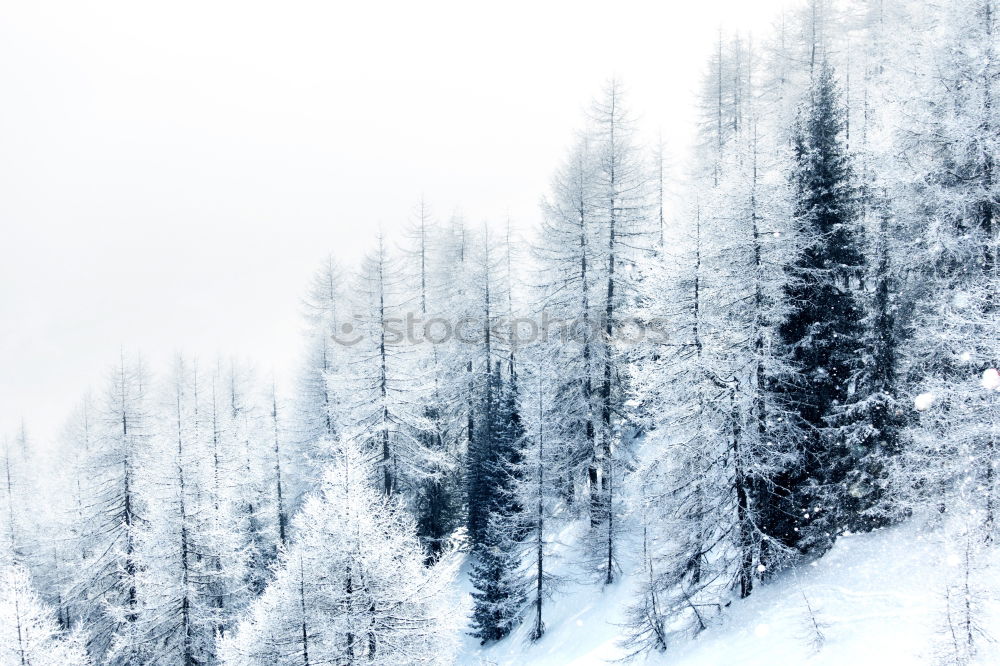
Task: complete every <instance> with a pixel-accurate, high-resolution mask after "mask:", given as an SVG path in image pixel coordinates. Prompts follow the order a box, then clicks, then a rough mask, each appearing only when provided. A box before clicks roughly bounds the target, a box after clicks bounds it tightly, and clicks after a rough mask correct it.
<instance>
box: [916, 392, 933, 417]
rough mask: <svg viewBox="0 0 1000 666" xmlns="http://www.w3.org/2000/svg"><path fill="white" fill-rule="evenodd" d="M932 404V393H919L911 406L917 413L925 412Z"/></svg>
mask: <svg viewBox="0 0 1000 666" xmlns="http://www.w3.org/2000/svg"><path fill="white" fill-rule="evenodd" d="M933 404H934V394H933V393H921V394H920V395H918V396H917V397H916V398H914V399H913V406H914V407H916V408H917V411H918V412H924V411H927V410H928V409H930V407H931V405H933Z"/></svg>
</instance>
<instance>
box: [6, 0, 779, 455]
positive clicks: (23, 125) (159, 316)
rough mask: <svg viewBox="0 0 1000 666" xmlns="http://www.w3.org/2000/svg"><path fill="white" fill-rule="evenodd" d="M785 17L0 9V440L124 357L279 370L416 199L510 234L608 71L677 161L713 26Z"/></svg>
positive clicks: (684, 6) (747, 6)
mask: <svg viewBox="0 0 1000 666" xmlns="http://www.w3.org/2000/svg"><path fill="white" fill-rule="evenodd" d="M781 4H783V2H782V0H696V1H695V2H666V1H664V0H660V1H653V0H651V1H648V2H634V1H624V2H622V1H613V0H604V1H603V2H581V1H559V2H542V1H541V0H538V1H536V2H516V1H508V2H503V3H490V4H487V3H480V2H468V1H464V2H425V1H421V2H398V3H396V2H392V3H389V2H352V3H350V4H349V5H348V4H347V3H338V2H334V1H332V0H328V1H326V2H297V1H285V2H278V1H277V0H272V1H271V2H253V1H248V0H240V1H233V2H212V1H205V0H202V1H200V2H188V1H176V0H174V1H171V2H157V3H154V2H137V1H136V0H127V1H121V2H79V1H77V0H67V1H64V2H52V1H50V0H7V1H6V2H0V91H3V92H2V101H0V434H3V433H7V434H13V432H14V430H15V429H16V428H17V425H18V423H19V421H20V418H21V417H22V416H23V417H24V418H25V420H26V422H27V425H28V430H29V432H32V431H33V432H34V433H35V435H36V436H40V437H42V438H47V437H50V436H52V435H54V434H56V433H57V432H58V430H59V428H60V427H61V424H62V423H63V421H64V419H65V417H66V416H67V415H68V413H69V411H70V410H71V409H72V407H73V406H74V404H75V403H76V402H77V400H78V399H79V397H80V396H81V395H82V394H83V392H84V391H85V390H86V389H87V388H88V387H92V386H99V385H100V384H101V381H102V380H103V378H104V376H105V372H106V370H107V368H108V367H109V366H111V365H112V364H113V363H114V362H115V360H116V359H117V357H118V353H119V350H120V349H121V348H122V347H123V346H124V348H125V349H126V350H129V351H135V350H138V351H141V352H143V354H144V355H145V356H146V357H147V359H149V360H150V362H151V363H152V365H153V367H154V368H156V367H158V366H161V365H162V364H163V362H164V361H165V360H166V359H168V358H169V357H170V356H171V355H173V354H174V353H175V352H177V351H184V352H185V353H190V354H195V355H198V356H199V357H201V358H205V359H211V358H214V357H215V355H216V353H217V352H219V351H223V352H225V353H227V354H228V353H234V354H236V355H239V356H245V357H250V358H252V359H254V360H255V361H256V363H257V367H258V369H259V370H261V371H263V372H268V371H269V370H270V369H271V368H275V369H276V371H277V373H278V375H279V379H280V378H283V377H287V376H288V375H289V373H290V371H291V370H292V369H293V368H294V365H295V361H296V358H297V355H298V351H299V346H300V339H299V331H300V319H299V308H300V298H301V296H302V295H303V292H304V289H305V286H306V284H307V282H308V280H309V276H310V275H311V273H312V271H313V269H314V267H315V265H316V264H317V262H318V261H319V259H320V258H321V257H322V256H323V254H324V253H325V252H327V251H330V250H332V251H334V252H335V253H336V254H337V255H338V256H340V257H341V258H343V259H344V260H346V261H350V260H353V258H354V257H356V256H358V255H359V254H360V253H362V252H363V251H364V250H365V249H366V248H367V246H368V243H369V242H370V240H371V234H372V231H373V230H374V229H375V228H376V227H377V225H379V224H380V223H381V224H382V225H383V226H384V228H385V229H386V230H387V231H388V232H389V233H390V234H391V233H392V229H393V228H396V227H398V226H399V225H401V224H403V223H405V222H406V221H407V219H408V217H409V216H410V214H411V212H412V210H413V208H414V205H415V203H416V202H417V201H418V200H419V198H420V195H421V193H425V195H426V197H427V200H428V201H429V202H430V203H431V204H432V205H433V207H434V210H435V213H436V214H437V215H438V216H440V217H446V216H448V215H450V214H451V212H452V211H454V210H456V209H460V210H461V211H462V212H463V213H464V215H465V216H466V218H467V219H469V220H470V221H479V220H483V219H488V220H495V221H497V222H498V223H499V222H501V221H502V220H503V219H504V218H505V216H506V214H507V212H508V211H509V213H510V215H511V217H512V218H513V219H515V220H516V221H517V222H518V223H520V224H522V225H525V226H527V225H530V224H532V223H534V221H535V220H536V219H537V217H538V212H537V202H538V200H539V197H540V196H541V195H542V194H543V192H544V191H545V189H546V188H547V185H548V182H549V177H550V174H551V172H552V170H553V168H554V167H555V166H556V165H557V164H558V162H559V160H560V159H562V157H563V153H564V150H565V149H566V147H567V146H568V145H569V143H570V141H571V138H572V131H573V130H574V129H575V128H576V127H578V126H579V125H580V123H581V115H582V111H583V109H585V108H586V106H587V104H588V102H589V100H590V99H591V97H592V96H593V95H594V94H595V93H596V92H597V91H598V90H599V89H600V87H601V85H602V83H603V81H604V80H605V79H607V78H608V77H609V76H610V75H611V74H612V73H617V74H618V75H620V76H621V77H622V78H623V79H624V81H625V84H626V86H627V89H628V90H629V92H630V93H631V104H632V106H633V108H634V110H635V111H636V112H637V115H638V116H639V118H640V120H641V125H642V127H643V128H644V130H646V131H647V132H648V133H649V135H650V136H655V134H656V132H657V130H658V129H659V128H662V132H663V136H664V138H665V139H666V140H667V142H668V144H669V148H670V150H671V151H672V152H674V153H675V154H677V155H679V156H682V154H683V151H684V150H685V148H686V146H687V143H688V141H689V140H690V139H689V138H690V136H691V133H692V131H693V123H694V103H695V93H696V91H697V89H698V87H699V84H700V77H701V75H702V73H703V71H704V69H705V62H706V59H707V57H708V55H709V53H710V51H711V49H712V46H713V42H714V40H715V38H716V34H717V30H718V29H719V27H720V25H721V26H723V27H725V28H729V29H740V30H753V31H755V32H758V33H762V32H763V31H765V30H766V28H767V26H768V25H770V23H771V21H772V20H773V19H774V18H775V17H776V15H777V13H778V7H779V6H780V5H781Z"/></svg>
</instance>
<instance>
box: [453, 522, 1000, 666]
mask: <svg viewBox="0 0 1000 666" xmlns="http://www.w3.org/2000/svg"><path fill="white" fill-rule="evenodd" d="M582 529H584V526H582V525H574V526H573V527H571V528H569V529H567V530H566V531H565V532H564V533H563V534H562V535H561V540H563V541H564V542H569V543H572V541H573V540H574V537H578V533H579V531H580V530H582ZM960 548H961V547H960V545H957V544H956V545H948V544H947V543H946V542H945V540H944V538H943V533H942V532H941V531H938V530H936V531H922V530H919V529H918V528H917V527H916V526H915V525H913V524H906V525H900V526H896V527H892V528H887V529H883V530H879V531H877V532H873V533H871V534H860V535H849V536H845V537H842V538H841V539H840V540H839V541H838V542H837V544H836V545H835V546H834V548H833V549H832V550H831V551H830V552H829V553H827V554H826V555H825V556H824V557H822V558H820V559H818V560H816V561H814V562H812V563H810V564H809V565H807V566H803V567H798V568H796V569H792V570H789V571H787V572H783V573H782V574H781V575H779V576H778V577H777V578H776V579H775V580H774V581H773V582H771V583H770V584H768V585H766V586H763V587H761V588H759V589H758V590H757V591H756V592H755V593H754V594H753V595H752V596H751V597H750V598H748V599H746V600H737V601H734V602H733V603H732V605H731V606H730V607H729V608H728V609H726V612H725V614H724V615H723V616H722V617H720V618H719V619H718V620H717V622H716V623H715V624H714V625H713V626H712V627H710V628H709V629H708V630H706V631H705V632H703V633H702V634H701V635H700V636H699V637H697V638H696V639H695V640H693V641H690V642H688V643H686V644H681V645H676V646H675V647H673V649H671V650H668V651H667V652H665V653H662V654H660V653H655V654H651V655H645V656H642V657H639V658H638V659H637V661H638V662H639V663H648V664H671V665H672V666H718V665H719V664H725V665H727V666H765V665H766V666H774V665H775V664H781V665H792V664H809V665H811V666H825V665H833V664H837V665H839V664H849V665H850V666H868V665H871V666H875V665H876V664H877V665H880V666H883V665H887V664H892V665H894V666H896V665H906V664H935V663H939V664H941V663H943V664H951V663H956V662H955V661H954V660H951V659H949V657H947V656H946V655H943V654H942V652H941V648H942V644H943V643H944V642H945V640H946V637H947V628H946V619H945V618H946V616H945V605H944V587H945V585H946V582H947V581H952V582H954V581H955V580H961V578H962V576H963V575H964V568H963V567H962V557H961V554H962V553H961V550H960ZM565 551H566V553H565V554H566V559H565V560H563V562H561V563H560V566H557V567H556V570H557V573H561V574H563V575H573V576H574V577H575V578H579V577H580V574H579V572H577V571H575V569H574V567H573V566H572V565H570V564H569V563H570V561H571V555H572V551H573V549H572V548H569V547H567V548H565ZM989 555H990V560H991V562H990V563H989V566H985V567H983V568H981V569H980V570H979V571H977V572H975V573H974V583H975V585H976V586H977V587H982V588H984V589H987V590H990V591H996V590H1000V579H998V576H997V570H998V568H1000V567H998V566H997V561H996V560H997V557H996V553H995V552H992V553H990V554H989ZM628 564H630V563H623V565H628ZM631 593H632V581H631V578H630V577H628V576H624V577H622V578H621V579H620V580H619V582H618V583H616V584H614V585H612V586H609V587H606V588H602V587H601V586H600V585H595V584H591V583H587V582H585V581H582V580H578V581H576V582H566V583H565V584H564V585H563V586H562V588H561V589H560V591H559V592H558V593H557V594H556V595H555V597H554V599H552V600H551V602H549V605H548V607H547V609H546V622H547V625H548V630H547V632H546V634H545V636H543V637H542V639H541V640H539V641H538V642H537V643H534V644H532V643H531V642H530V641H528V640H527V635H528V630H529V627H528V626H527V625H522V626H521V627H519V628H518V629H517V630H516V631H515V632H514V634H512V635H511V636H510V637H508V638H507V639H505V640H504V641H501V642H500V643H498V644H496V645H492V646H486V647H482V646H480V645H479V644H478V641H475V640H474V639H472V638H467V639H466V640H465V644H464V650H463V653H462V657H461V660H460V663H462V664H470V665H471V664H498V665H499V664H544V665H563V664H566V665H569V664H574V665H583V664H600V663H604V662H608V661H614V660H618V659H621V658H623V657H625V656H626V655H627V653H626V651H625V650H624V649H623V648H622V647H621V646H620V645H619V644H618V642H619V639H620V636H621V633H622V631H621V623H622V622H623V619H624V608H625V606H626V605H627V604H628V603H629V601H630V598H631V596H630V595H631ZM987 596H989V597H992V598H988V599H987V600H986V603H987V607H986V609H985V614H984V624H985V626H986V627H987V628H991V627H992V628H994V631H992V632H991V633H992V635H994V636H997V635H1000V613H998V612H997V611H998V608H997V602H996V600H995V598H996V597H997V595H995V594H993V595H987ZM806 600H808V604H809V606H811V607H812V608H813V610H814V611H815V616H816V618H817V620H818V622H819V624H820V626H821V628H822V633H823V635H824V639H825V640H824V641H823V644H822V646H820V647H819V648H818V649H817V648H815V647H813V646H811V645H810V643H811V642H812V636H811V635H810V634H811V633H812V632H811V631H810V629H809V626H810V624H811V620H810V618H809V614H808V612H807V605H806V603H807V601H806ZM998 659H1000V658H998V657H997V655H986V654H980V655H979V659H978V661H975V662H973V663H975V664H983V665H985V664H995V663H998V661H997V660H998Z"/></svg>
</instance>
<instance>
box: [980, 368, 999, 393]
mask: <svg viewBox="0 0 1000 666" xmlns="http://www.w3.org/2000/svg"><path fill="white" fill-rule="evenodd" d="M982 382H983V388H984V389H986V390H987V391H1000V372H997V369H996V368H987V369H986V370H983V379H982Z"/></svg>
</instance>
